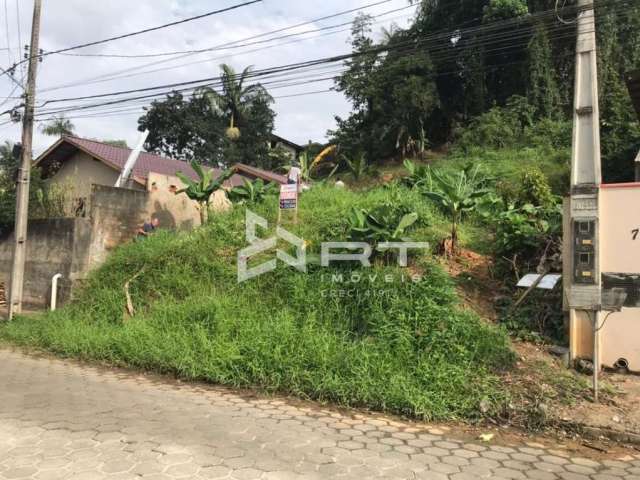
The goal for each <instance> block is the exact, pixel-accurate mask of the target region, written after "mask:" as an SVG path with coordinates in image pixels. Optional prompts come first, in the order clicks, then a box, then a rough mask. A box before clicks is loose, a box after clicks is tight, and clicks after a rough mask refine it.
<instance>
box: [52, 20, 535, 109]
mask: <svg viewBox="0 0 640 480" xmlns="http://www.w3.org/2000/svg"><path fill="white" fill-rule="evenodd" d="M543 13H544V12H543ZM498 23H500V22H498ZM502 23H503V24H504V23H508V22H502ZM484 27H485V28H484V31H487V28H486V27H487V26H486V25H485V26H484ZM500 27H504V25H499V26H498V27H497V28H500ZM470 30H471V29H470ZM489 30H490V29H489ZM460 32H461V30H460V29H456V34H457V35H460ZM462 32H463V33H464V34H465V35H466V32H464V31H462ZM446 35H448V36H449V38H451V32H449V33H448V34H446ZM446 35H445V37H444V38H446ZM513 37H514V34H511V37H509V36H506V35H500V34H498V35H497V40H498V41H503V42H504V41H505V39H513ZM478 38H480V39H481V40H483V41H485V43H486V36H484V37H478ZM412 43H413V45H414V47H415V48H417V47H418V46H419V45H420V44H419V43H418V42H416V41H413V42H412ZM449 47H450V46H449ZM513 47H514V46H513V45H511V46H510V47H509V48H513ZM374 50H377V52H376V53H383V52H389V51H390V50H392V48H390V47H384V48H382V49H380V48H378V49H374ZM501 50H502V51H506V48H502V49H501ZM368 53H371V52H357V53H356V54H350V55H342V56H336V57H329V58H328V59H319V60H315V61H308V62H301V63H300V64H298V65H295V64H294V65H293V66H292V65H289V66H283V67H276V68H271V69H266V70H265V71H262V72H259V74H260V75H262V76H264V75H272V74H274V73H280V72H283V73H284V72H286V71H291V70H293V69H298V68H307V67H309V66H312V65H320V64H321V63H325V62H336V61H342V60H347V59H349V58H353V57H354V56H356V55H361V54H368ZM459 53H460V52H459V51H458V52H457V53H456V55H459ZM256 75H257V74H256ZM330 79H331V78H327V79H320V80H318V81H324V80H330ZM204 80H212V81H213V80H216V79H215V78H214V79H204ZM217 80H219V77H218V79H217ZM202 81H203V79H201V80H200V81H199V82H202ZM197 82H198V81H191V82H186V83H188V84H194V83H197ZM182 85H184V83H182ZM291 85H294V84H291V83H290V84H288V85H287V84H285V85H284V86H291ZM175 86H177V85H176V84H172V85H161V86H157V87H148V88H145V89H137V90H131V91H123V92H112V93H110V94H99V95H97V96H85V97H76V98H67V99H57V100H52V101H53V102H55V101H62V102H69V101H75V100H78V99H90V98H98V97H104V96H107V95H109V96H117V95H122V94H128V93H137V92H142V91H150V90H156V89H161V88H168V87H171V88H173V87H175ZM200 86H201V85H200ZM192 88H194V87H189V89H192ZM195 88H197V87H195ZM166 93H167V92H158V93H155V94H153V95H146V96H138V97H129V98H123V99H117V100H114V101H110V102H106V103H100V104H95V105H91V104H89V105H86V104H85V105H75V106H69V107H65V108H64V109H60V110H58V111H56V112H51V111H48V112H46V113H47V114H51V113H60V112H65V111H74V110H78V109H89V108H96V107H100V106H107V105H114V104H120V103H126V102H131V101H135V100H138V99H148V98H154V97H158V96H159V95H164V94H166Z"/></svg>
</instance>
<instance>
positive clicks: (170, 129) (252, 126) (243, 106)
mask: <svg viewBox="0 0 640 480" xmlns="http://www.w3.org/2000/svg"><path fill="white" fill-rule="evenodd" d="M248 74H249V71H248V70H246V69H245V71H244V72H243V74H242V75H241V76H243V75H244V80H242V82H243V83H242V85H240V87H238V85H237V83H236V76H234V75H235V74H232V72H231V71H230V70H229V69H227V70H226V71H223V76H225V78H227V80H225V83H224V84H223V91H222V92H221V93H219V92H214V91H213V90H211V89H200V90H198V91H197V93H196V94H194V95H192V96H191V97H188V98H185V97H184V96H183V95H182V94H180V93H177V92H174V93H172V94H169V95H168V96H167V98H166V99H165V100H162V101H154V102H153V103H152V104H151V106H150V107H148V108H146V109H145V110H146V113H145V114H144V115H143V116H142V117H141V118H140V119H139V120H138V130H140V131H144V130H145V129H147V130H149V136H148V138H147V141H146V143H145V148H146V149H147V151H150V152H155V153H159V154H161V155H166V156H168V157H172V158H176V159H179V160H194V159H195V160H198V161H199V162H201V163H204V164H208V165H214V166H217V165H219V164H223V165H227V166H229V165H232V164H234V163H237V162H242V163H246V164H248V165H253V166H256V167H260V168H273V159H272V158H270V157H269V155H268V153H269V140H270V137H271V133H272V132H273V123H274V118H275V112H274V111H273V110H272V108H271V104H272V103H273V99H272V98H271V96H270V95H269V94H268V93H267V92H266V90H264V88H263V87H262V86H260V85H250V86H248V87H247V86H245V85H244V82H245V81H246V78H247V76H248ZM238 90H239V91H240V93H239V94H238ZM238 98H239V99H240V100H239V101H238ZM230 128H233V129H238V132H236V133H240V134H239V135H235V134H231V137H229V136H228V135H227V134H225V130H227V131H228V130H229V129H230ZM232 131H233V132H235V130H232Z"/></svg>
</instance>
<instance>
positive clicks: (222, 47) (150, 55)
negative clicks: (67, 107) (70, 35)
mask: <svg viewBox="0 0 640 480" xmlns="http://www.w3.org/2000/svg"><path fill="white" fill-rule="evenodd" d="M391 1H393V0H381V1H378V2H374V3H370V4H367V5H363V6H361V7H358V8H352V9H350V10H344V11H342V12H338V13H334V14H332V15H327V16H325V17H320V18H317V19H314V20H308V21H305V22H303V23H298V24H296V25H292V26H289V27H284V28H280V29H278V30H273V31H271V32H266V33H261V34H258V35H254V36H252V37H248V38H245V39H243V40H236V41H233V42H227V43H224V44H221V45H216V46H213V47H207V48H201V49H192V50H176V51H173V52H160V53H145V54H126V53H125V54H123V53H118V54H114V53H70V54H67V55H72V56H77V57H106V58H154V57H168V56H176V55H183V54H198V53H205V52H211V51H216V50H226V49H229V48H237V47H235V46H234V45H236V44H237V43H239V42H246V41H248V40H254V39H256V38H262V37H264V36H267V35H273V34H274V33H281V32H284V31H287V30H292V29H294V28H299V27H302V26H306V25H310V24H312V23H316V22H320V21H323V20H329V19H331V18H336V17H340V16H344V15H347V14H349V13H353V12H356V11H359V10H363V9H365V8H371V7H375V6H378V5H382V4H384V3H389V2H391ZM413 7H415V6H414V5H407V6H405V7H400V8H396V9H393V10H390V11H389V12H386V14H389V13H393V12H398V11H401V10H406V9H408V8H413ZM349 24H351V22H347V23H342V24H339V25H334V26H331V25H330V26H326V27H322V28H319V29H316V30H311V31H309V32H301V33H293V34H289V35H283V36H281V37H275V38H272V39H267V40H261V41H258V42H253V43H248V44H245V45H244V46H249V45H257V44H260V43H265V42H269V41H272V40H278V39H281V38H287V37H290V36H293V35H301V34H304V33H310V32H319V31H322V30H326V29H329V28H336V27H341V26H344V25H349Z"/></svg>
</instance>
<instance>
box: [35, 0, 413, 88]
mask: <svg viewBox="0 0 640 480" xmlns="http://www.w3.org/2000/svg"><path fill="white" fill-rule="evenodd" d="M390 1H393V0H383V1H378V2H375V3H370V4H367V5H363V6H361V7H358V8H354V9H349V10H344V11H341V12H337V13H334V14H331V15H326V16H324V17H319V18H314V19H311V20H307V21H305V22H302V23H297V24H294V25H290V26H288V27H283V28H279V29H276V30H271V31H269V32H264V33H261V34H257V35H253V36H250V37H245V38H242V39H239V40H235V41H232V42H227V43H223V44H219V45H215V46H213V47H210V48H207V49H202V50H194V51H192V52H191V53H185V54H182V55H180V56H177V57H175V58H170V59H164V60H159V61H155V62H151V63H146V64H144V65H139V66H136V67H130V68H126V69H123V70H120V71H116V72H112V73H111V74H107V75H100V76H97V77H93V78H88V79H83V80H81V81H78V82H74V83H69V84H64V85H61V86H57V87H56V86H54V87H51V88H46V89H44V90H42V91H43V92H46V91H53V90H58V89H61V88H67V87H71V86H76V85H87V84H90V83H101V82H102V81H110V80H111V79H116V78H129V77H132V76H135V75H122V76H118V74H121V73H128V72H132V71H136V70H140V69H141V68H145V67H149V66H154V65H160V64H164V63H167V62H172V61H175V60H180V59H182V58H187V57H191V56H194V55H197V54H198V53H205V52H208V51H214V50H226V49H231V48H241V47H246V46H248V45H250V44H247V43H246V42H248V41H251V40H255V39H257V38H262V37H266V36H270V35H274V34H277V33H282V32H285V31H288V30H292V29H295V28H299V27H302V26H306V25H311V24H315V23H317V22H320V21H324V20H328V19H331V18H336V17H339V16H343V15H347V14H349V13H353V12H355V11H360V10H363V9H366V8H371V7H374V6H378V5H381V4H384V3H388V2H390ZM411 7H412V5H409V6H408V7H402V8H400V9H393V10H389V11H386V12H383V13H381V14H378V15H375V16H374V17H373V18H379V17H383V16H385V15H389V14H391V13H394V12H397V11H399V10H404V9H406V8H411ZM349 24H351V21H350V22H348V23H346V24H345V23H341V24H337V25H332V26H327V27H323V28H320V29H316V30H307V31H305V32H297V33H294V34H290V35H288V37H290V36H297V35H306V34H309V33H313V32H318V31H321V30H327V29H330V28H338V27H341V26H345V25H349ZM346 30H350V29H346ZM333 33H334V32H331V34H333ZM336 33H337V32H336ZM319 36H320V35H319ZM278 38H284V37H274V38H270V39H266V40H263V41H262V42H270V41H274V40H276V39H278ZM311 38H314V37H311ZM285 44H287V43H282V45H285ZM271 47H272V46H267V47H263V49H266V48H271ZM260 50H261V49H255V50H250V51H248V52H244V53H253V52H256V51H260ZM221 58H228V56H224V57H218V58H210V59H207V60H201V61H198V62H190V63H183V64H181V65H177V66H173V67H169V68H165V69H156V70H150V71H147V72H140V73H139V74H140V75H142V74H146V73H155V72H158V71H165V70H170V69H173V68H180V67H182V66H189V65H194V64H196V63H204V62H208V61H213V60H218V59H221ZM102 79H104V80H102ZM91 80H99V81H96V82H91Z"/></svg>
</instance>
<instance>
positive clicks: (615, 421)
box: [443, 250, 640, 449]
mask: <svg viewBox="0 0 640 480" xmlns="http://www.w3.org/2000/svg"><path fill="white" fill-rule="evenodd" d="M443 266H444V267H445V268H446V269H447V271H448V272H449V273H450V274H451V275H452V277H454V278H456V279H458V291H459V294H460V296H461V298H462V299H463V303H464V308H469V309H471V310H473V311H475V312H476V313H478V314H479V315H480V316H481V317H483V318H485V319H487V320H488V321H491V322H496V321H497V320H498V314H497V312H496V310H495V300H496V299H497V298H498V297H499V296H500V295H501V291H500V288H501V286H500V282H498V281H496V279H494V278H493V276H492V274H491V272H492V270H493V263H492V259H491V258H490V257H488V256H485V255H481V254H478V253H475V252H471V251H468V250H463V251H462V252H461V253H460V255H458V256H457V257H456V258H454V259H448V260H446V261H445V260H443ZM513 347H514V349H515V351H516V353H517V355H518V361H517V363H516V366H515V368H514V369H512V370H510V371H508V372H505V373H504V374H503V381H504V382H505V384H506V385H508V386H509V389H510V391H511V392H512V395H513V400H512V404H511V405H509V406H508V408H507V409H506V411H505V412H504V417H503V419H502V420H503V422H502V427H506V426H512V427H518V428H525V429H526V430H529V431H547V432H548V433H554V434H555V435H559V436H561V437H566V438H573V439H574V440H575V441H578V442H586V444H587V445H588V448H590V447H592V446H594V445H592V444H591V443H590V442H592V441H593V440H586V439H584V437H583V436H584V435H587V434H588V435H589V437H590V438H591V439H593V438H595V439H596V441H600V443H601V444H602V443H603V442H604V445H605V446H604V447H602V448H605V449H609V448H611V446H610V444H611V442H610V441H608V440H607V439H612V438H618V439H620V438H624V437H625V436H626V435H618V434H631V437H637V440H640V408H639V406H640V376H638V375H632V374H623V373H619V372H606V371H605V372H602V375H601V391H600V402H599V403H597V404H596V403H594V402H593V393H592V383H591V382H592V377H591V375H588V374H585V373H579V372H577V371H575V370H573V369H567V368H566V366H565V365H564V364H563V362H562V360H561V359H560V358H558V357H556V356H554V355H553V354H551V353H550V347H551V345H548V344H535V343H530V342H522V341H515V340H514V343H513ZM599 436H601V438H600V439H598V437H599ZM607 445H608V446H607ZM596 448H597V447H596ZM637 448H638V449H640V444H638V446H637Z"/></svg>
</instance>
